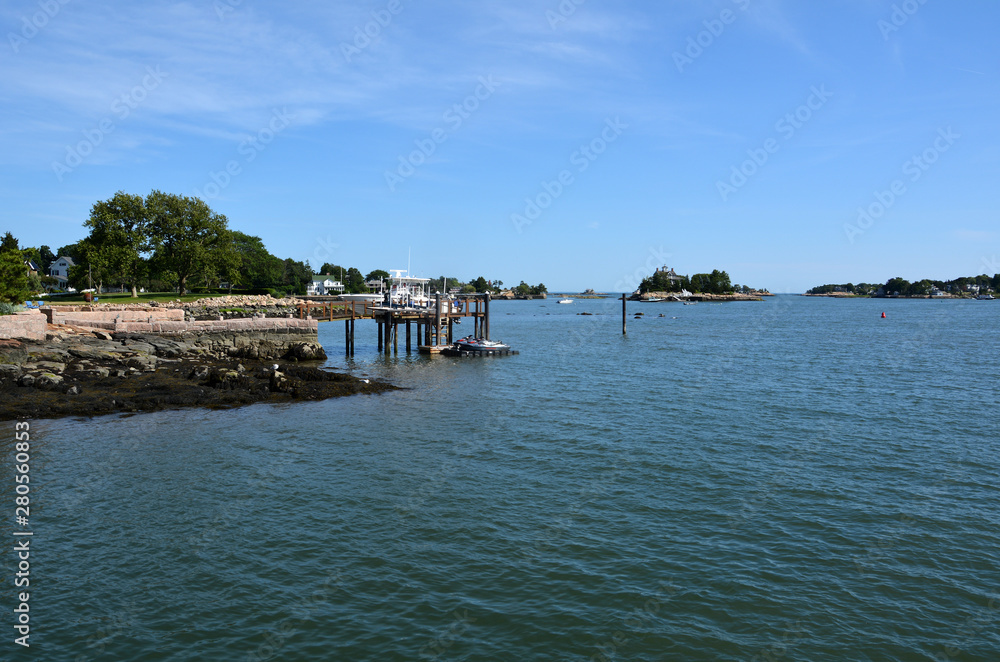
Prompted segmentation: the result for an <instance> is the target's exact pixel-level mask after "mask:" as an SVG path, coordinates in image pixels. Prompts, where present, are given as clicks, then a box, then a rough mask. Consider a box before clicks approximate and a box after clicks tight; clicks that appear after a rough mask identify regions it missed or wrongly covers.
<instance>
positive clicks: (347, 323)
mask: <svg viewBox="0 0 1000 662" xmlns="http://www.w3.org/2000/svg"><path fill="white" fill-rule="evenodd" d="M344 351H345V352H347V353H348V354H350V353H351V320H344Z"/></svg>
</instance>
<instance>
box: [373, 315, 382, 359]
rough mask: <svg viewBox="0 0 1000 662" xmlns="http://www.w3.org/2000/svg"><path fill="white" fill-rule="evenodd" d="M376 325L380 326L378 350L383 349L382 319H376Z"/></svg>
mask: <svg viewBox="0 0 1000 662" xmlns="http://www.w3.org/2000/svg"><path fill="white" fill-rule="evenodd" d="M375 325H376V326H378V351H380V352H381V351H382V320H380V319H376V320H375Z"/></svg>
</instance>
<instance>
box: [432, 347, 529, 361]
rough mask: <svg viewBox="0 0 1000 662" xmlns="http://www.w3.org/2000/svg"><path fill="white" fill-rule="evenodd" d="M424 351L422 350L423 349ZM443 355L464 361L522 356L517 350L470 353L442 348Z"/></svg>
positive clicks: (485, 350)
mask: <svg viewBox="0 0 1000 662" xmlns="http://www.w3.org/2000/svg"><path fill="white" fill-rule="evenodd" d="M421 349H422V348H421ZM440 353H441V354H444V355H445V356H458V357H461V358H463V359H467V358H469V357H477V358H478V357H481V356H513V355H515V354H520V352H518V351H517V350H516V349H483V350H476V351H474V352H469V351H466V350H464V349H459V348H458V347H455V346H451V347H443V348H441V352H440Z"/></svg>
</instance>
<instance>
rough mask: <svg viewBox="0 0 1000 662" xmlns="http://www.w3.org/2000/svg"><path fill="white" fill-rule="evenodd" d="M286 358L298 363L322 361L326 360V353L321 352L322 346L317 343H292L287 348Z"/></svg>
mask: <svg viewBox="0 0 1000 662" xmlns="http://www.w3.org/2000/svg"><path fill="white" fill-rule="evenodd" d="M288 358H293V359H298V360H299V361H324V360H326V351H324V350H323V346H322V345H320V344H319V343H314V342H300V343H294V344H293V345H292V346H291V347H289V348H288Z"/></svg>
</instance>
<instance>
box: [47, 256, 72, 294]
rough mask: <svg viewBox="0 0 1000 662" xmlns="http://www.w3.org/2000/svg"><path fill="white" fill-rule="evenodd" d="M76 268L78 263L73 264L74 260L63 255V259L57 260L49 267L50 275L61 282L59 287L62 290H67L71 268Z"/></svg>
mask: <svg viewBox="0 0 1000 662" xmlns="http://www.w3.org/2000/svg"><path fill="white" fill-rule="evenodd" d="M75 266H76V263H74V262H73V258H71V257H69V256H67V255H63V256H62V257H59V258H56V260H55V262H53V263H52V264H50V265H49V275H50V276H52V277H53V278H55V279H56V280H58V281H59V287H60V288H61V289H67V283H68V282H69V268H70V267H75Z"/></svg>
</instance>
